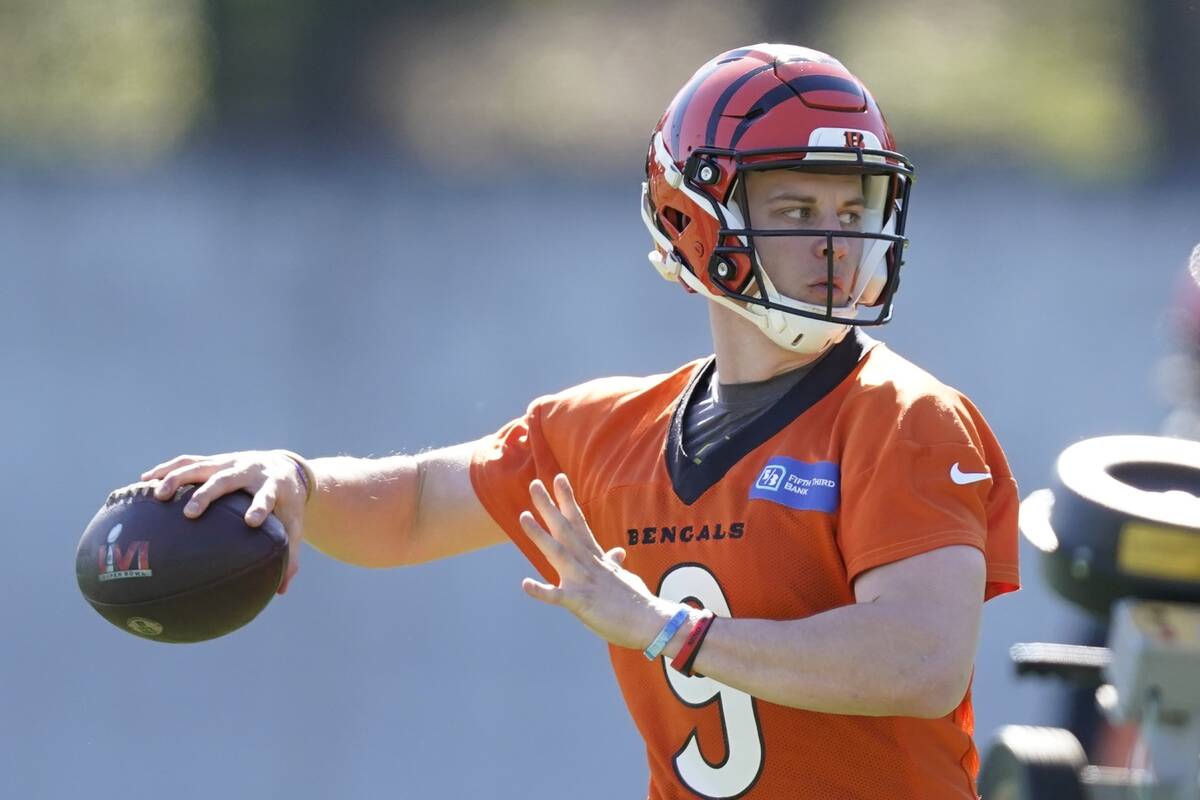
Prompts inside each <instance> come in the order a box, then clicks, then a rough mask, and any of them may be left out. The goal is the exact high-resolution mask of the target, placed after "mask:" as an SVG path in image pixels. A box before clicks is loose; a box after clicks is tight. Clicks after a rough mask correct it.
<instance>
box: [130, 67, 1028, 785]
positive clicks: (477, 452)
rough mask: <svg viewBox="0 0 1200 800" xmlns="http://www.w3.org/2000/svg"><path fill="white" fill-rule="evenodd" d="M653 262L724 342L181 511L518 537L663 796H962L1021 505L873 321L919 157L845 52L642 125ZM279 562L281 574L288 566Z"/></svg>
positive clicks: (181, 465)
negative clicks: (595, 663) (486, 432)
mask: <svg viewBox="0 0 1200 800" xmlns="http://www.w3.org/2000/svg"><path fill="white" fill-rule="evenodd" d="M646 178H647V180H646V184H645V187H644V191H643V197H642V216H643V219H644V221H645V223H646V226H647V227H648V229H649V231H650V235H651V238H652V240H653V243H654V251H653V252H652V253H651V254H650V260H651V261H652V262H653V264H654V266H655V267H656V269H657V270H658V271H659V273H660V274H661V275H662V276H663V277H665V278H666V279H667V280H669V281H673V282H678V283H679V284H681V285H682V286H683V288H685V289H686V290H687V291H689V292H692V293H695V294H697V295H700V296H701V297H703V298H704V299H705V300H706V301H707V306H708V310H709V315H710V320H711V330H712V337H713V348H714V355H713V356H711V357H709V358H706V359H702V360H699V361H696V362H693V363H689V364H685V365H683V366H681V367H679V368H678V369H676V370H675V371H673V372H671V373H669V374H664V375H654V376H651V377H645V378H606V379H601V380H596V381H593V382H590V383H586V384H583V385H581V386H576V387H574V388H570V389H567V390H565V391H562V392H560V393H558V394H555V395H552V396H548V397H541V398H538V399H536V400H534V401H533V402H532V403H531V404H530V405H529V407H528V410H527V411H526V413H525V414H524V415H523V416H521V417H520V418H518V419H515V420H513V421H512V422H510V423H509V424H507V425H505V426H504V427H503V428H502V429H501V430H499V431H498V432H496V433H495V434H492V435H490V436H485V437H484V438H482V439H480V440H478V441H475V442H470V443H467V444H462V445H459V446H456V447H450V448H446V449H443V450H438V451H433V452H428V453H423V454H421V455H417V456H394V457H389V458H382V459H371V460H367V459H353V458H345V457H343V458H319V459H313V460H305V459H304V458H302V457H300V456H298V455H296V454H294V453H287V452H284V451H273V452H250V453H233V454H224V455H219V456H209V457H195V456H183V457H180V458H176V459H174V460H172V461H169V462H166V463H164V464H161V465H159V466H158V467H156V468H154V469H152V470H150V471H148V472H147V473H145V474H144V475H143V478H144V479H160V480H161V485H160V486H159V489H158V492H159V496H161V497H168V496H170V495H171V494H172V493H173V492H174V490H175V488H176V487H177V486H178V485H180V484H183V483H201V484H203V485H202V486H201V487H200V488H199V489H198V490H197V491H196V493H195V496H194V498H193V500H192V505H191V507H190V508H188V509H187V510H186V511H185V513H187V514H189V515H192V516H195V515H198V514H201V513H203V510H204V508H205V507H206V506H207V505H208V504H209V503H211V502H212V500H213V499H214V498H215V497H218V496H220V495H222V494H225V493H228V492H231V491H234V490H237V489H246V490H248V491H250V492H251V493H253V494H254V495H255V500H254V503H253V505H252V506H251V508H250V510H249V511H248V512H247V521H248V522H249V523H250V524H251V525H256V524H260V523H261V522H262V520H263V519H264V518H265V517H266V515H267V513H268V512H271V511H274V512H275V513H276V514H278V515H279V516H280V518H281V519H282V521H283V522H284V523H285V525H286V527H287V529H288V531H289V534H290V536H291V541H292V546H293V549H292V554H293V556H294V555H295V553H296V549H295V548H296V546H297V545H298V543H299V541H300V539H301V536H302V535H303V536H304V537H305V538H307V539H308V541H309V542H310V543H312V544H313V545H314V546H315V547H316V548H317V549H319V550H321V551H323V552H325V553H327V554H329V555H331V556H333V557H335V558H338V559H341V560H343V561H347V562H350V563H354V564H360V565H364V566H372V567H380V566H393V565H403V564H412V563H418V562H423V561H427V560H430V559H435V558H444V557H447V556H451V555H454V554H457V553H462V552H466V551H469V550H474V549H477V548H480V547H484V546H487V545H491V544H496V543H499V542H503V541H508V540H511V541H513V542H515V543H516V545H517V546H518V547H519V548H520V549H521V551H522V552H523V553H524V554H525V555H526V556H527V557H528V559H529V561H530V562H531V563H532V565H533V566H534V567H535V568H536V570H537V572H538V573H539V577H537V578H527V579H526V580H525V582H524V589H525V591H526V592H527V593H528V594H529V595H530V596H532V597H534V598H536V599H538V600H540V601H542V602H545V603H550V604H553V605H557V606H561V607H562V608H563V609H565V610H566V611H569V612H570V613H572V614H574V615H575V616H576V617H578V618H579V620H580V621H581V622H582V623H583V624H585V625H587V626H588V627H589V628H591V629H592V630H593V631H595V633H596V634H597V635H599V636H601V637H602V638H604V639H605V640H606V641H607V642H608V643H609V644H610V653H611V659H612V663H613V667H614V669H615V671H616V676H617V680H618V682H619V684H620V687H621V690H622V692H623V694H624V697H625V699H626V702H627V703H628V706H629V710H630V713H631V714H632V716H633V719H634V721H635V723H636V725H637V727H638V729H639V730H640V732H641V734H642V736H643V737H644V738H645V741H646V751H647V755H648V758H649V767H650V788H649V796H650V797H651V798H654V799H655V800H659V799H660V798H661V799H665V798H685V797H710V798H733V797H748V798H813V799H814V800H817V799H818V798H819V800H827V799H828V798H839V799H846V800H849V799H851V798H859V799H861V800H878V799H879V798H889V799H892V800H894V799H896V798H913V800H916V799H917V798H920V799H921V800H929V799H930V798H964V800H966V799H968V798H970V799H971V800H973V799H974V798H975V796H976V795H975V774H976V771H977V758H976V750H975V747H974V745H973V742H972V727H973V723H972V710H971V708H972V707H971V692H970V685H971V676H972V669H973V660H974V655H975V649H976V643H977V640H978V636H979V626H980V612H981V607H982V604H983V603H984V601H985V600H987V599H989V598H991V597H994V596H996V595H998V594H1001V593H1003V592H1008V591H1012V590H1014V589H1016V588H1017V587H1018V583H1019V578H1018V571H1017V547H1016V513H1017V492H1016V486H1015V484H1014V481H1013V478H1012V475H1011V473H1010V471H1009V468H1008V465H1007V463H1006V461H1005V457H1004V454H1003V452H1002V451H1001V448H1000V446H999V445H998V444H997V442H996V439H995V437H994V436H993V435H992V432H991V431H990V430H989V428H988V426H987V423H986V422H985V421H984V419H983V417H982V416H981V415H980V413H979V412H978V411H977V410H976V408H975V407H974V406H973V405H972V404H971V403H970V402H969V401H968V400H967V399H966V398H965V397H963V396H962V395H961V394H960V393H958V392H957V391H955V390H954V389H952V388H949V387H947V386H946V385H944V384H942V383H940V382H939V381H938V380H937V379H935V378H933V377H932V376H930V375H929V374H928V373H926V372H924V371H922V370H921V369H919V368H917V367H916V366H914V365H912V364H911V363H909V362H908V361H906V360H905V359H903V358H901V357H900V356H899V355H897V354H895V353H894V352H892V351H891V350H890V349H888V348H887V347H886V346H885V345H883V344H881V343H880V342H878V341H876V340H875V339H873V338H871V337H869V336H867V335H866V334H865V333H864V332H863V331H864V328H865V327H867V326H872V325H879V324H882V323H884V322H886V321H887V320H888V318H889V317H890V315H891V309H892V301H893V297H894V295H895V293H896V289H897V287H898V285H899V280H900V270H901V266H902V263H903V259H904V247H905V244H906V239H905V236H904V229H905V220H906V217H907V214H908V209H909V204H908V198H909V188H910V186H911V185H912V180H913V168H912V165H911V163H910V162H909V160H908V159H907V158H905V157H904V156H903V155H901V154H900V153H898V152H897V151H896V146H895V144H894V142H893V140H892V136H891V134H890V132H889V130H888V127H887V124H886V123H885V121H884V118H883V115H882V113H881V112H880V111H879V109H878V107H877V106H876V104H875V101H874V99H873V98H872V97H871V95H870V93H869V92H868V91H867V90H866V89H865V88H864V87H863V85H862V83H861V82H860V81H859V80H858V79H857V78H855V77H854V76H853V75H852V74H851V73H850V72H848V71H847V70H846V68H845V67H843V66H842V65H841V64H840V63H839V62H838V61H836V60H835V59H833V58H831V57H830V56H828V55H826V54H824V53H819V52H816V51H813V50H809V49H806V48H801V47H794V46H783V45H768V44H760V45H755V46H752V47H745V48H740V49H736V50H731V51H729V52H727V53H722V54H721V55H719V56H717V57H716V58H714V59H713V60H712V61H710V62H709V63H707V64H705V65H704V66H703V67H701V68H700V70H699V71H698V72H697V73H696V74H695V75H694V76H693V77H692V79H691V80H689V81H688V82H687V84H686V85H685V86H684V87H683V88H682V89H681V90H680V92H679V93H678V95H676V97H675V98H674V100H673V101H672V102H671V104H670V105H669V106H668V108H667V110H666V113H665V114H664V115H663V117H662V119H661V120H660V121H659V123H658V125H657V126H656V128H655V129H654V132H653V135H652V137H651V140H650V147H649V152H648V155H647V160H646ZM295 570H296V560H295V558H294V557H293V559H292V561H291V566H290V568H289V573H288V575H287V577H286V579H285V582H284V584H283V585H282V586H281V587H280V591H281V592H283V591H286V589H287V587H288V586H289V585H290V583H291V581H292V579H293V578H294V575H295Z"/></svg>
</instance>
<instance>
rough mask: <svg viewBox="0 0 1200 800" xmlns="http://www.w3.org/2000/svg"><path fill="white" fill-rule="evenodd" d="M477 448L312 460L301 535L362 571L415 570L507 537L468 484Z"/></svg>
mask: <svg viewBox="0 0 1200 800" xmlns="http://www.w3.org/2000/svg"><path fill="white" fill-rule="evenodd" d="M476 446H477V443H476V442H466V443H464V444H460V445H455V446H453V447H446V448H443V449H441V450H432V451H429V452H426V453H421V454H420V455H415V456H389V457H387V458H379V459H366V458H348V457H337V458H318V459H313V460H311V461H309V462H308V464H309V465H310V466H311V467H312V470H313V472H314V474H315V477H316V483H317V485H316V488H315V491H314V492H313V495H312V499H311V500H310V501H309V503H308V506H307V508H306V510H305V514H304V530H305V537H306V538H307V539H308V541H309V543H310V544H312V546H313V547H315V548H317V549H318V550H320V551H321V552H323V553H325V554H327V555H330V556H333V557H334V558H336V559H338V560H339V561H345V562H347V563H350V564H356V565H358V566H363V567H394V566H401V565H406V564H420V563H423V562H425V561H433V560H435V559H439V558H447V557H449V556H454V555H458V554H460V553H466V552H470V551H472V550H478V549H480V548H482V547H487V546H489V545H493V544H499V543H500V542H505V541H508V537H507V536H506V535H505V533H504V531H503V530H501V528H500V526H499V525H497V524H496V523H495V522H494V521H493V520H492V517H491V515H489V514H488V512H487V511H486V510H485V509H484V507H483V505H482V504H481V503H480V502H479V498H478V497H476V495H475V489H474V487H473V486H472V485H471V477H470V465H471V453H472V452H474V450H475V448H476Z"/></svg>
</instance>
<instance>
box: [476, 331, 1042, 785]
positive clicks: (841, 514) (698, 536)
mask: <svg viewBox="0 0 1200 800" xmlns="http://www.w3.org/2000/svg"><path fill="white" fill-rule="evenodd" d="M712 369H713V360H712V359H708V360H703V361H697V362H693V363H690V364H687V365H685V366H684V367H682V368H681V369H679V370H677V371H676V372H674V373H672V374H670V375H658V376H653V377H649V378H608V379H602V380H598V381H593V382H590V383H586V384H584V385H582V386H578V387H576V388H573V389H568V390H566V391H564V392H562V393H560V394H557V395H553V396H549V397H543V398H540V399H538V400H536V401H534V402H533V403H532V404H531V405H530V407H529V410H528V413H527V414H526V415H525V416H524V417H522V418H520V419H518V420H515V421H513V422H511V423H509V424H508V425H506V426H505V427H504V428H502V429H501V430H500V431H499V432H497V433H496V434H495V436H493V437H491V438H489V439H487V440H485V441H484V443H483V444H482V445H481V447H480V448H479V449H478V450H477V452H476V453H475V456H474V459H473V462H472V465H471V479H472V482H473V484H474V487H475V491H476V493H477V494H478V496H479V498H480V500H481V501H482V503H483V505H484V506H485V507H486V508H487V510H488V511H489V513H490V514H491V515H492V517H493V518H495V520H496V521H497V523H499V524H500V525H501V526H502V527H503V528H504V529H505V530H506V531H507V532H508V535H509V536H510V537H511V538H512V539H513V541H514V542H515V543H516V544H517V545H518V547H520V548H521V550H522V552H524V553H525V555H526V556H527V557H528V558H529V560H530V561H531V562H532V563H533V564H534V565H535V566H536V567H537V568H538V570H539V571H540V572H541V573H542V575H543V576H545V577H546V578H547V579H548V580H550V581H553V582H555V583H557V575H556V574H555V572H554V570H553V568H552V567H550V565H549V564H548V563H547V562H546V559H545V558H544V557H543V556H542V555H541V553H540V552H539V551H538V550H537V548H536V547H535V546H534V545H533V544H532V543H531V542H530V541H529V540H528V539H527V538H526V537H525V535H524V533H523V532H522V531H521V528H520V525H519V524H518V522H517V517H518V515H519V513H520V512H521V511H522V510H524V509H527V508H531V502H530V500H529V491H528V487H529V482H530V481H531V480H532V479H533V478H535V477H539V478H541V479H542V480H543V481H545V482H546V483H547V484H549V483H550V480H551V479H552V478H553V476H554V475H555V474H556V473H558V472H565V473H566V474H567V476H568V477H569V478H570V480H571V483H572V485H573V486H574V488H575V494H576V497H577V498H578V500H579V503H580V506H581V508H582V509H583V512H584V514H585V515H586V517H587V520H588V522H589V524H590V526H591V529H592V532H593V533H594V535H595V536H596V539H597V541H598V542H599V543H600V546H601V547H602V548H604V549H608V548H612V547H617V546H620V547H624V548H625V549H626V550H627V552H628V557H627V558H626V561H625V567H626V568H627V569H629V570H632V571H633V572H635V573H637V574H638V575H639V576H641V578H642V579H643V580H644V581H645V582H646V585H647V586H648V587H650V589H651V590H652V591H655V592H657V593H658V594H659V596H661V597H663V598H666V599H669V600H672V601H684V600H693V601H699V602H700V603H702V604H703V605H704V606H705V607H707V608H709V609H711V610H713V611H714V612H715V613H716V614H717V615H718V616H729V617H745V618H762V619H776V620H786V619H797V618H801V617H807V616H811V615H813V614H819V613H821V612H822V611H827V610H829V609H832V608H837V607H839V606H845V605H849V604H852V603H854V602H855V598H854V592H853V588H852V584H853V581H854V579H855V577H856V576H858V575H859V574H861V573H862V572H864V571H866V570H869V569H872V568H873V567H878V566H880V565H883V564H887V563H890V562H894V561H897V560H899V559H903V558H907V557H909V556H914V555H917V554H919V553H923V552H927V551H929V550H933V549H935V548H938V547H946V546H948V545H970V546H972V547H977V548H979V549H980V550H982V551H983V553H984V554H985V556H986V558H987V590H986V596H987V597H988V598H991V597H994V596H995V595H997V594H1000V593H1002V592H1007V591H1012V590H1014V589H1016V588H1017V587H1018V584H1019V579H1018V573H1017V535H1016V531H1017V504H1018V498H1017V490H1016V484H1015V482H1014V481H1013V479H1012V475H1011V472H1010V471H1009V468H1008V464H1007V462H1006V460H1005V457H1004V453H1003V452H1002V451H1001V449H1000V446H999V444H997V442H996V440H995V438H994V437H993V435H992V432H991V431H990V430H989V429H988V426H987V424H986V423H985V422H984V420H983V417H982V416H981V415H980V414H979V412H978V411H977V410H976V409H975V407H974V406H973V405H971V403H970V402H969V401H968V400H967V399H966V398H964V397H963V396H962V395H961V394H959V393H958V392H957V391H955V390H954V389H951V388H949V387H947V386H945V385H943V384H942V383H940V382H938V381H937V380H936V379H934V378H933V377H931V376H930V375H929V374H927V373H926V372H924V371H922V370H920V369H919V368H917V367H915V366H913V365H912V364H911V363H909V362H908V361H906V360H904V359H903V358H901V357H900V356H898V355H896V354H894V353H893V352H891V351H890V350H889V349H888V348H886V347H885V346H883V345H882V344H880V343H878V342H876V341H874V340H872V339H870V338H869V337H867V336H864V335H862V334H861V333H858V332H853V333H852V334H850V335H848V336H847V337H846V338H845V339H844V340H843V341H842V342H841V343H840V344H839V345H837V346H835V348H834V349H833V350H832V351H831V352H830V353H828V354H827V355H826V356H825V358H823V359H822V360H821V361H820V362H819V363H818V364H817V365H816V367H814V368H813V370H812V372H810V373H809V374H808V375H807V376H805V378H804V379H803V380H801V381H800V382H799V383H798V384H797V385H796V386H795V387H794V388H793V389H791V390H790V391H789V392H788V393H787V394H786V395H784V397H783V398H782V399H780V400H779V401H778V402H776V403H775V404H774V405H773V406H772V407H771V409H770V410H768V411H767V412H766V413H765V414H763V415H762V416H760V417H758V418H757V419H755V420H754V421H753V422H751V423H750V425H749V426H748V427H747V428H746V429H744V430H742V431H741V432H740V433H738V434H737V435H736V436H735V437H734V438H733V439H731V440H729V441H726V442H723V443H722V444H720V445H718V446H717V447H715V448H713V449H712V450H711V451H709V453H708V454H707V455H706V457H705V459H704V460H703V461H702V462H700V463H697V461H696V459H694V458H692V457H691V456H689V454H687V453H686V452H685V451H684V449H683V446H682V443H681V430H682V424H683V413H682V410H683V408H684V406H685V404H686V402H687V399H688V397H689V396H690V394H691V393H692V391H693V389H694V387H695V386H696V385H697V383H698V382H700V378H701V377H702V376H703V375H704V374H705V373H706V372H711V370H712ZM985 472H990V478H984V477H982V476H981V473H985ZM609 651H610V655H611V658H612V663H613V667H614V669H615V671H616V676H617V681H618V683H619V684H620V687H621V691H622V693H623V694H624V697H625V700H626V702H627V703H628V706H629V710H630V713H631V714H632V716H633V719H634V722H635V724H636V725H637V727H638V730H639V731H640V732H641V734H642V736H643V737H644V738H645V741H646V752H647V756H648V758H649V763H650V790H649V796H650V798H651V800H668V798H669V799H671V800H674V798H692V797H713V798H732V797H746V798H772V800H776V799H778V800H782V798H789V800H801V799H803V798H812V800H882V798H887V799H888V800H901V798H912V800H918V799H919V800H940V799H941V798H971V800H974V798H975V774H976V771H977V769H978V757H977V754H976V751H975V747H974V744H973V742H972V739H971V735H972V732H973V731H972V728H973V720H972V712H971V696H970V692H969V691H968V692H967V695H966V697H964V698H963V701H962V703H961V704H960V705H959V707H958V708H957V709H956V710H955V711H954V712H953V713H952V714H950V715H948V716H946V717H944V718H941V719H917V718H909V717H868V716H855V715H838V714H822V713H817V712H812V711H805V710H802V709H795V708H787V707H785V706H780V705H776V704H773V703H768V702H765V701H762V700H759V699H757V698H754V697H752V696H750V695H748V694H746V693H745V692H741V691H739V690H737V689H734V688H732V687H729V686H726V685H724V684H722V683H719V682H717V681H715V680H713V679H711V678H707V677H703V676H700V675H696V676H692V677H685V676H683V675H682V674H681V673H678V672H676V671H675V670H674V669H672V668H671V667H670V666H669V664H668V663H667V659H663V658H660V659H658V660H657V661H656V662H654V663H651V662H649V661H647V660H646V658H645V657H644V656H643V655H642V653H641V652H640V651H638V650H631V649H626V648H618V647H610V648H609Z"/></svg>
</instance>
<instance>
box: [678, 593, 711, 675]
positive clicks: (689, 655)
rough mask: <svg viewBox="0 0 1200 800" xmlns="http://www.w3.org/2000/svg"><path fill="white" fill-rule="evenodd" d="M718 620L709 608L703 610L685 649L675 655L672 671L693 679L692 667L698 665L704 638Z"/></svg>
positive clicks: (682, 648) (684, 644) (686, 642)
mask: <svg viewBox="0 0 1200 800" xmlns="http://www.w3.org/2000/svg"><path fill="white" fill-rule="evenodd" d="M716 618H717V616H716V615H715V614H713V612H711V611H709V610H708V609H707V608H705V609H703V610H701V612H700V619H698V620H696V624H695V625H693V626H692V630H691V632H690V633H688V637H687V640H686V641H684V643H683V647H681V648H679V652H678V653H676V654H675V658H673V659H671V667H672V669H674V670H675V671H676V672H680V673H683V674H684V675H686V676H687V677H689V678H690V677H692V666H693V665H694V664H695V663H696V655H697V654H698V653H699V652H700V645H701V644H703V642H704V637H705V636H707V635H708V629H709V628H711V627H712V624H713V620H714V619H716Z"/></svg>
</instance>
